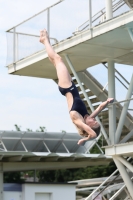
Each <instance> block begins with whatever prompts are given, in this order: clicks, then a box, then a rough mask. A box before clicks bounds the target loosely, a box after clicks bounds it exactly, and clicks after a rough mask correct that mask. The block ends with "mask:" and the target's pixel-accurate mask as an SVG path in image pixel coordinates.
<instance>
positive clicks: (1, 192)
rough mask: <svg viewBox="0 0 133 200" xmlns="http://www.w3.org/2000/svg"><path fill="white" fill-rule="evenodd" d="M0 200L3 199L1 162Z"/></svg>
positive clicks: (0, 169)
mask: <svg viewBox="0 0 133 200" xmlns="http://www.w3.org/2000/svg"><path fill="white" fill-rule="evenodd" d="M0 200H3V164H0Z"/></svg>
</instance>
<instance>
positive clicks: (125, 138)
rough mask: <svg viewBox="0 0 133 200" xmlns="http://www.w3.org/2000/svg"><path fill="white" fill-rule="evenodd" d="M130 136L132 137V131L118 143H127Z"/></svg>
mask: <svg viewBox="0 0 133 200" xmlns="http://www.w3.org/2000/svg"><path fill="white" fill-rule="evenodd" d="M132 136H133V129H132V130H131V132H130V133H128V134H127V135H126V136H125V137H124V138H123V139H122V140H121V141H120V143H125V142H127V141H128V140H129V139H130V138H131V137H132Z"/></svg>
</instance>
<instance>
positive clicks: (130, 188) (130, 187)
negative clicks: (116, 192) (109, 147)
mask: <svg viewBox="0 0 133 200" xmlns="http://www.w3.org/2000/svg"><path fill="white" fill-rule="evenodd" d="M113 159H114V161H115V164H116V166H117V167H118V170H119V172H120V174H121V177H122V179H123V180H124V182H125V185H126V187H127V189H128V191H129V193H130V195H131V197H132V198H133V183H132V181H131V179H130V177H129V175H128V173H127V171H126V169H125V167H124V165H123V164H122V163H121V162H120V161H119V160H117V158H115V156H113Z"/></svg>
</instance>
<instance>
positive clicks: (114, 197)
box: [109, 185, 126, 200]
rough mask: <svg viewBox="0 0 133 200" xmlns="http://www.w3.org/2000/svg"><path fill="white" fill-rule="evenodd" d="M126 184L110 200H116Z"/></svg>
mask: <svg viewBox="0 0 133 200" xmlns="http://www.w3.org/2000/svg"><path fill="white" fill-rule="evenodd" d="M125 187H126V186H125V185H123V186H122V187H121V188H120V189H119V190H118V191H117V192H116V193H115V194H114V195H113V196H112V197H111V198H110V199H109V200H114V199H116V197H117V196H118V195H119V194H120V193H121V192H122V191H123V190H124V189H125Z"/></svg>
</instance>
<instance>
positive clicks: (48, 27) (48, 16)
mask: <svg viewBox="0 0 133 200" xmlns="http://www.w3.org/2000/svg"><path fill="white" fill-rule="evenodd" d="M47 31H48V34H49V37H50V8H48V9H47Z"/></svg>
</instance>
